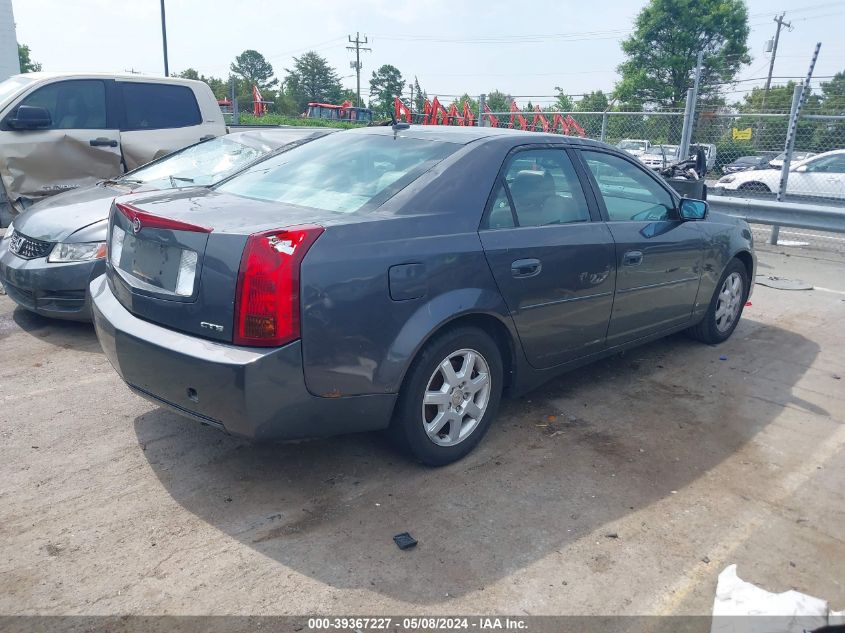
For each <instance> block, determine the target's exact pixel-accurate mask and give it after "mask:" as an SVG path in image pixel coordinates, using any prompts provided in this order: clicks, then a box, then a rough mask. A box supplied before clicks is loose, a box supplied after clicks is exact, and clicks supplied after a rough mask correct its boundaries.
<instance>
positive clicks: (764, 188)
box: [737, 182, 772, 193]
mask: <svg viewBox="0 0 845 633" xmlns="http://www.w3.org/2000/svg"><path fill="white" fill-rule="evenodd" d="M737 189H738V190H739V191H757V192H759V193H772V190H771V189H769V187H768V185H766V184H764V183H762V182H746V183H743V184H741V185H740V186H739V187H738V188H737Z"/></svg>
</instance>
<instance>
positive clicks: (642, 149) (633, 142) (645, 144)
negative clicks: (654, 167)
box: [616, 138, 651, 156]
mask: <svg viewBox="0 0 845 633" xmlns="http://www.w3.org/2000/svg"><path fill="white" fill-rule="evenodd" d="M616 147H618V148H619V149H621V150H624V151H626V152H628V153H629V154H630V155H631V156H642V155H643V154H645V153H646V152H647V151H648V150H649V148H650V147H651V141H646V140H645V139H637V138H623V139H622V140H621V141H619V143H617V144H616Z"/></svg>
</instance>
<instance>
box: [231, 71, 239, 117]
mask: <svg viewBox="0 0 845 633" xmlns="http://www.w3.org/2000/svg"><path fill="white" fill-rule="evenodd" d="M231 83H232V123H231V125H237V124H238V122H239V120H240V119H239V117H238V95H237V94H235V92H236V91H235V80H234V78H232V82H231Z"/></svg>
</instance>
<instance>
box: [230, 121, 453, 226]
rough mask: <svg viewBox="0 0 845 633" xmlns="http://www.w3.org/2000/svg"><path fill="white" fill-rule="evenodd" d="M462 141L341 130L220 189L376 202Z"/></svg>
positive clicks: (340, 202) (325, 203) (350, 208)
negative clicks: (354, 132)
mask: <svg viewBox="0 0 845 633" xmlns="http://www.w3.org/2000/svg"><path fill="white" fill-rule="evenodd" d="M460 147H461V146H460V145H459V144H456V143H445V142H442V141H428V140H421V139H415V138H406V137H402V136H398V137H396V138H394V137H393V136H392V135H384V136H382V135H375V134H366V135H364V134H350V133H345V132H340V133H338V134H332V135H331V136H326V137H323V138H321V139H318V140H316V141H313V142H311V143H308V144H307V145H303V146H300V147H297V148H295V149H293V150H291V151H289V152H285V153H284V154H281V155H279V156H276V157H273V158H270V159H268V160H266V161H263V162H261V163H260V164H258V165H255V166H253V167H251V168H249V169H247V170H246V171H244V172H243V173H241V174H238V175H237V176H234V177H233V178H231V179H230V180H227V181H225V182H224V183H222V184H221V185H220V186H219V190H220V191H225V192H227V193H232V194H235V195H239V196H246V197H248V198H257V199H259V200H270V201H273V202H285V203H287V204H294V205H297V206H302V207H310V208H313V209H320V210H323V211H334V212H337V213H354V212H355V211H359V210H361V209H363V208H365V207H366V208H375V207H377V206H379V205H381V204H383V203H384V202H385V201H386V200H387V199H388V198H390V197H391V196H393V195H394V194H395V193H396V192H398V191H400V190H401V189H402V188H403V187H405V186H407V185H408V183H410V182H413V181H414V180H415V179H416V178H418V177H419V176H420V175H421V174H422V173H424V172H425V171H427V170H428V169H430V168H431V167H432V166H434V165H436V164H437V163H439V162H440V161H441V160H443V159H444V158H445V157H446V156H448V155H449V154H451V153H453V152H455V151H456V150H457V149H459V148H460Z"/></svg>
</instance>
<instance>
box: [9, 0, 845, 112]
mask: <svg viewBox="0 0 845 633" xmlns="http://www.w3.org/2000/svg"><path fill="white" fill-rule="evenodd" d="M12 4H13V8H14V12H15V21H16V23H17V36H18V41H19V42H22V43H26V44H28V45H29V46H30V47H31V49H32V52H33V57H34V59H35V60H36V61H39V62H41V63H42V64H43V65H44V69H45V70H56V71H64V70H86V71H105V72H123V71H124V70H128V69H135V70H137V71H141V72H143V73H147V74H161V73H162V72H163V70H162V69H163V66H162V61H161V60H162V54H161V30H160V22H159V0H130V1H128V2H117V1H115V0H39V1H38V2H34V1H32V0H13V3H12ZM747 4H748V8H749V14H750V16H751V17H750V20H749V21H750V24H751V26H752V30H751V36H750V38H749V45H750V48H751V54H752V57H753V61H752V63H751V64H750V65H749V66H748V67H746V68H745V69H743V71H742V72H741V75H740V77H741V78H755V77H764V76H765V74H766V72H767V69H768V59H769V57H768V55H766V53H765V42H766V40H767V39H769V38H770V37H771V36H772V35H773V33H774V27H775V24H774V22H773V21H772V18H773V16H774V15H775V14H776V13H779V12H780V11H786V20H787V21H791V22H792V24H793V30H792V31H783V32H782V35H781V40H780V48H779V50H778V57H777V61H776V65H775V72H774V75H775V76H782V75H797V76H803V75H804V74H805V73H806V69H807V65H808V63H809V59H810V56H811V54H812V50H813V46H814V45H815V43H816V42H817V41H821V42H822V50H821V55H820V57H819V61H818V64H817V66H816V75H817V76H824V75H832V74H834V73H835V72H837V71H840V70H845V42H843V39H842V33H843V32H845V3H843V2H842V1H841V0H840V2H830V1H828V2H823V1H822V0H805V1H804V2H800V1H797V0H748V2H747ZM644 5H645V1H644V0H629V1H626V0H602V1H601V2H598V1H596V2H570V1H563V0H557V1H555V0H549V1H547V0H533V1H532V2H529V3H514V2H497V1H495V0H487V1H486V2H473V3H468V2H461V1H460V0H452V1H449V2H447V1H444V0H414V1H408V0H345V1H343V2H340V1H334V0H320V1H319V2H310V3H309V2H307V1H305V0H296V1H295V2H293V1H291V0H282V1H279V0H275V1H271V0H247V1H243V2H231V1H227V2H219V1H217V0H167V4H166V6H167V26H168V45H169V58H170V68H171V70H182V69H184V68H187V67H194V68H196V69H197V70H198V71H200V72H201V73H203V74H207V75H208V74H212V75H216V76H224V77H225V76H226V75H227V74H228V66H229V63H230V62H231V61H232V59H233V58H234V56H235V55H237V54H238V53H240V52H241V51H243V50H244V49H246V48H254V49H256V50H258V51H260V52H261V53H263V54H264V55H265V56H266V57H267V58H268V60H269V61H270V62H271V63H272V64H273V67H274V69H275V70H276V73H277V75H278V76H283V75H284V68H285V67H286V66H287V67H289V66H290V65H291V63H292V59H291V57H292V56H293V55H299V54H301V53H303V52H305V51H306V50H312V49H313V50H317V51H318V52H319V53H320V54H321V55H324V56H325V57H327V58H328V60H329V61H330V63H332V64H333V65H334V66H335V67H336V68H337V69H338V71H339V74H340V75H341V76H342V77H343V83H344V85H345V86H347V87H351V88H354V86H355V78H354V75H353V74H352V73H353V71H352V69H350V67H349V62H350V60H351V59H352V55H351V53H349V52H348V51H347V50H346V48H345V47H346V46H347V45H348V42H347V41H346V36H347V35H348V34H350V33H353V34H354V33H355V32H356V31H357V32H360V33H361V34H362V35H363V34H366V35H367V36H368V38H369V41H370V43H369V46H370V47H371V48H372V49H373V50H372V52H371V53H363V56H362V62H363V64H364V68H363V72H362V91H366V90H367V89H368V87H369V82H368V80H369V77H370V74H371V72H372V71H373V70H374V69H375V68H377V67H378V66H380V65H381V64H385V63H390V64H393V65H395V66H397V67H398V68H399V70H400V71H402V73H403V75H404V76H405V77H406V79H413V77H414V75H416V76H417V77H418V78H419V81H420V84H421V85H422V86H423V88H424V89H425V90H426V91H427V92H428V93H429V95H430V96H434V95H435V94H439V95H441V96H442V97H444V98H445V96H446V95H454V94H460V93H463V92H469V93H470V94H472V95H477V94H479V93H481V92H488V91H490V90H492V89H494V88H498V89H501V90H503V91H506V92H510V93H511V94H513V95H520V96H522V95H524V96H525V98H520V99H519V101H520V102H522V101H524V100H527V98H528V97H529V96H530V97H533V100H534V102H535V103H537V102H539V103H545V102H547V101H551V98H550V95H553V94H554V92H555V91H554V88H555V86H561V87H562V88H563V89H564V91H565V92H567V93H568V94H574V95H577V94H582V93H584V92H589V91H591V90H597V89H602V90H611V89H612V88H613V85H614V83H615V81H616V79H617V75H616V66H617V65H618V64H619V63H620V62H621V61H622V53H621V50H620V46H619V43H620V41H621V40H622V39H624V38H625V37H626V36H627V35H628V33H630V31H631V28H632V23H633V20H634V18H635V16H636V14H637V12H638V11H639V9H640V8H641V7H642V6H644ZM517 7H518V8H517ZM778 81H779V80H775V83H777V82H778ZM783 81H785V80H783ZM761 84H762V81H753V82H743V83H740V84H739V85H738V86H737V87H736V88H732V89H731V90H737V91H739V90H744V89H747V88H750V87H751V86H754V85H761ZM814 85H818V81H816V82H814ZM739 96H741V94H740V93H739V92H735V93H733V94H731V95H729V98H738V97H739Z"/></svg>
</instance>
